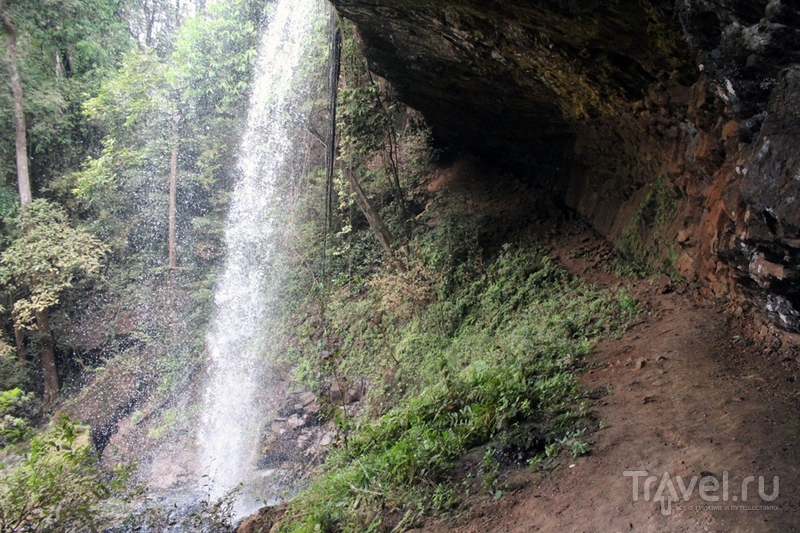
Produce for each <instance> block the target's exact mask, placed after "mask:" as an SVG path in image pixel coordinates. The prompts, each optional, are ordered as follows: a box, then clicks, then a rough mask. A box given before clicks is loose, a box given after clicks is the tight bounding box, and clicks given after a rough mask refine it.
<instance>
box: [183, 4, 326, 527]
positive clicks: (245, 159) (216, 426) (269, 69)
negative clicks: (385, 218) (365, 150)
mask: <svg viewBox="0 0 800 533" xmlns="http://www.w3.org/2000/svg"><path fill="white" fill-rule="evenodd" d="M324 12H325V4H324V2H322V1H321V0H279V1H278V2H277V4H276V5H274V6H273V11H272V15H271V17H270V20H269V23H268V25H267V30H266V33H265V34H264V36H263V38H262V42H261V48H260V56H259V63H258V66H257V70H256V77H255V82H254V87H253V94H252V96H251V100H250V109H249V111H248V118H247V131H246V133H245V135H244V138H243V140H242V144H241V147H240V151H239V154H238V171H239V176H238V183H237V184H236V186H235V188H234V191H233V196H232V199H231V206H230V212H229V215H228V221H227V226H226V230H225V239H226V244H227V257H226V260H225V265H224V268H223V271H222V274H221V277H220V279H219V280H218V283H217V287H216V294H215V305H216V309H215V315H214V318H213V321H212V324H211V328H210V330H209V333H208V335H207V339H206V345H207V350H208V356H209V358H210V365H209V376H208V384H207V388H206V391H205V395H204V398H203V405H202V416H201V421H200V428H199V432H198V441H199V442H198V444H199V447H200V461H201V468H202V471H203V474H204V476H207V477H204V479H205V480H206V481H205V483H206V484H207V490H208V493H209V495H210V497H211V498H212V499H216V498H219V497H221V496H223V495H224V494H225V493H227V492H228V491H230V490H231V489H234V488H236V487H237V486H238V485H239V484H240V483H244V482H246V481H247V480H248V478H249V477H251V476H252V475H253V474H254V470H255V469H254V456H255V454H256V452H257V450H256V447H257V444H258V423H259V421H260V419H261V418H263V413H264V409H263V407H264V406H262V405H259V404H260V402H259V400H258V396H259V389H260V388H262V387H263V386H264V383H265V382H266V381H267V380H268V377H269V376H268V375H266V372H267V371H266V370H265V369H264V366H265V361H264V351H265V346H267V345H268V344H267V343H269V339H268V338H267V337H268V335H267V332H266V329H267V328H266V324H267V321H268V320H269V318H270V313H271V304H270V302H271V301H274V298H275V292H276V290H275V284H276V283H277V282H278V280H279V274H276V273H275V272H274V271H275V270H276V269H274V268H272V266H274V264H275V253H276V252H275V251H274V245H273V241H274V237H275V235H276V233H277V232H279V231H280V228H279V227H276V226H275V222H274V218H273V213H274V210H275V209H276V205H275V204H276V203H278V201H279V191H278V189H279V187H280V184H281V183H285V180H286V179H287V177H288V175H289V174H290V173H291V168H290V167H291V163H292V159H293V157H292V156H293V154H294V151H296V150H298V149H301V148H300V147H299V146H297V143H296V142H294V140H293V139H295V138H297V137H298V136H297V135H293V132H297V131H298V128H302V127H304V124H302V122H300V121H299V120H298V118H300V117H299V115H302V112H301V108H302V106H303V104H304V103H305V101H306V99H307V98H308V96H307V95H308V90H307V87H308V85H309V82H310V80H309V79H306V78H310V75H309V73H308V71H310V70H311V69H310V68H309V65H308V63H309V58H310V57H312V55H313V53H314V50H313V47H315V46H316V47H318V46H319V44H318V38H317V37H318V35H317V34H318V31H319V29H320V20H322V18H321V17H322V15H323V13H324ZM323 28H324V26H323ZM322 31H324V30H322ZM298 122H300V123H298ZM254 504H255V502H254ZM250 510H252V509H240V512H241V513H246V512H248V511H250Z"/></svg>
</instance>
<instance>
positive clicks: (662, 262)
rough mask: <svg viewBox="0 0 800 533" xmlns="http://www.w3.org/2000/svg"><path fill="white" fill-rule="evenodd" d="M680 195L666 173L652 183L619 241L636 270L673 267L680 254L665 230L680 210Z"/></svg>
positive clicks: (625, 255) (665, 269)
mask: <svg viewBox="0 0 800 533" xmlns="http://www.w3.org/2000/svg"><path fill="white" fill-rule="evenodd" d="M679 198H680V194H679V192H678V191H677V190H676V189H675V188H674V187H673V186H672V185H671V184H670V183H668V182H667V180H666V178H665V177H664V176H659V177H658V178H657V179H656V180H655V181H653V182H652V183H651V184H650V189H649V190H648V192H647V196H645V199H644V201H642V203H641V205H640V206H639V209H638V210H637V211H636V213H635V214H634V215H633V217H632V218H631V220H630V221H629V222H628V225H627V226H626V228H625V231H623V233H622V235H621V236H620V238H619V239H618V240H617V242H616V246H617V249H618V250H619V251H620V252H621V253H622V255H623V257H624V258H625V260H626V261H627V262H628V263H629V264H628V265H627V268H628V269H629V270H631V271H632V272H633V273H640V274H647V273H650V272H654V271H655V272H670V271H671V270H672V267H673V264H674V262H675V257H676V255H677V254H676V252H675V248H674V246H673V245H672V243H670V242H669V241H668V240H667V239H666V237H665V236H664V233H663V232H664V230H665V229H666V228H667V227H668V226H669V224H670V223H671V222H672V221H673V220H674V219H675V216H676V215H677V213H678V200H679Z"/></svg>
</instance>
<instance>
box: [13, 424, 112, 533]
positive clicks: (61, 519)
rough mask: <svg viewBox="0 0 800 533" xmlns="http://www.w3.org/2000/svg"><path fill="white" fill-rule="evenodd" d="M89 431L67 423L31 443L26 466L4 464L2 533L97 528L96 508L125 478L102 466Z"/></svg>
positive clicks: (97, 514) (25, 461)
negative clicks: (100, 467) (89, 441)
mask: <svg viewBox="0 0 800 533" xmlns="http://www.w3.org/2000/svg"><path fill="white" fill-rule="evenodd" d="M85 432H86V428H82V427H80V426H78V425H76V424H75V423H73V422H71V421H69V420H67V419H66V418H65V419H62V420H61V421H60V422H59V423H58V424H57V425H56V426H55V427H54V428H52V429H51V430H49V431H47V432H45V433H43V434H41V435H39V436H37V437H34V438H33V439H32V440H31V442H30V448H29V450H28V453H27V456H26V457H25V458H24V459H23V460H22V462H21V464H19V465H16V466H15V467H14V468H9V467H7V466H6V465H3V464H0V532H2V533H17V532H33V531H77V530H85V528H91V529H92V530H94V527H93V525H94V524H95V523H96V521H97V519H98V517H99V513H100V510H99V508H98V505H97V504H98V503H99V502H100V501H101V500H103V499H104V498H106V497H108V496H109V495H111V494H112V493H114V492H115V491H117V490H119V489H120V488H121V487H122V486H123V484H124V480H125V479H126V474H125V472H122V471H119V472H117V473H116V475H115V476H114V477H113V478H109V477H108V476H107V474H106V473H104V472H103V471H101V470H100V469H99V468H98V467H97V464H96V459H95V457H94V454H93V453H92V452H91V446H90V445H89V444H88V442H87V441H88V439H87V438H86V435H85Z"/></svg>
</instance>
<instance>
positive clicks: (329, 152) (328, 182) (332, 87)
mask: <svg viewBox="0 0 800 533" xmlns="http://www.w3.org/2000/svg"><path fill="white" fill-rule="evenodd" d="M329 42H330V52H329V53H330V59H329V60H330V65H329V71H328V89H329V91H330V93H329V98H328V140H327V141H328V142H327V143H325V144H326V147H325V148H326V149H325V227H324V228H323V232H324V233H323V235H322V280H323V283H325V280H326V279H327V277H326V275H325V269H326V263H327V255H328V233H329V232H330V230H331V218H332V217H333V200H332V198H333V167H334V164H335V163H336V102H337V100H338V98H339V74H340V72H341V63H342V32H341V30H340V29H339V22H338V21H337V19H336V11H335V10H334V9H333V6H331V18H330V22H329Z"/></svg>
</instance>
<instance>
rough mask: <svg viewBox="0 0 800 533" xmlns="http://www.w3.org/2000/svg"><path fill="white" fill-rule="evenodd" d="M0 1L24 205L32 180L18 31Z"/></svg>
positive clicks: (29, 195) (21, 194)
mask: <svg viewBox="0 0 800 533" xmlns="http://www.w3.org/2000/svg"><path fill="white" fill-rule="evenodd" d="M6 9H7V8H6V7H5V5H3V3H0V10H2V13H0V17H2V24H3V28H4V29H5V31H6V51H7V52H8V70H9V72H10V74H11V96H12V99H13V101H14V128H15V140H16V143H15V149H16V153H17V184H18V185H19V200H20V203H21V204H22V205H27V204H29V203H31V199H32V198H31V182H30V176H29V173H28V147H27V145H26V133H25V109H24V107H23V105H22V81H21V80H20V77H19V66H18V61H17V32H16V28H15V27H14V21H13V20H11V15H10V14H9V13H8V11H7V10H6Z"/></svg>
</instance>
